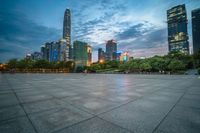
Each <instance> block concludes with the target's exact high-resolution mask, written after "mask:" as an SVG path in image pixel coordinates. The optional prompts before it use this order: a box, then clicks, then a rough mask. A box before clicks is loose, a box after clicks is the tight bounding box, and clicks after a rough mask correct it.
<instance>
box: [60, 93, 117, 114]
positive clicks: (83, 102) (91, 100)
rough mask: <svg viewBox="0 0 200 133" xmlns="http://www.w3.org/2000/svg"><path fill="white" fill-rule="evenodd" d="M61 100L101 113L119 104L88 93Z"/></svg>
mask: <svg viewBox="0 0 200 133" xmlns="http://www.w3.org/2000/svg"><path fill="white" fill-rule="evenodd" d="M62 101H65V102H68V103H70V104H72V105H74V106H76V107H78V108H80V109H82V110H85V111H87V112H89V113H92V114H99V113H103V112H105V111H108V110H110V109H112V108H114V107H117V106H119V105H120V104H118V103H115V102H110V101H107V100H103V99H100V98H96V97H89V96H88V95H82V96H77V97H71V98H65V99H62Z"/></svg>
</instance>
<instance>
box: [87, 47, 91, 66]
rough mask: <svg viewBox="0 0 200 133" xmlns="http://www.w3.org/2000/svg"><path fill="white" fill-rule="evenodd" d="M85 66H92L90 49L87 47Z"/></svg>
mask: <svg viewBox="0 0 200 133" xmlns="http://www.w3.org/2000/svg"><path fill="white" fill-rule="evenodd" d="M87 55H88V56H87V58H88V59H87V64H86V66H90V65H91V64H92V47H91V46H90V45H87Z"/></svg>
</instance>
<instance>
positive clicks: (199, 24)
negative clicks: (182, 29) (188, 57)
mask: <svg viewBox="0 0 200 133" xmlns="http://www.w3.org/2000/svg"><path fill="white" fill-rule="evenodd" d="M192 36H193V53H197V52H198V51H199V49H200V8H198V9H195V10H193V11H192Z"/></svg>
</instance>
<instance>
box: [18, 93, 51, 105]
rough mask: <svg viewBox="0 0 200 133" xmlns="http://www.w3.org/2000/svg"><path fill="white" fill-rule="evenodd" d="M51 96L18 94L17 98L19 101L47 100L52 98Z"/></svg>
mask: <svg viewBox="0 0 200 133" xmlns="http://www.w3.org/2000/svg"><path fill="white" fill-rule="evenodd" d="M52 98H53V96H50V95H49V94H38V95H37V94H35V95H25V96H19V100H20V102H21V103H28V102H35V101H41V100H48V99H52Z"/></svg>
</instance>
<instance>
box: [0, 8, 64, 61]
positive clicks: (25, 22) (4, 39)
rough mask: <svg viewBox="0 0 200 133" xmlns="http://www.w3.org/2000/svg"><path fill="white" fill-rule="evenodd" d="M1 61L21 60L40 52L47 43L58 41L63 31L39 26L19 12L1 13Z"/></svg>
mask: <svg viewBox="0 0 200 133" xmlns="http://www.w3.org/2000/svg"><path fill="white" fill-rule="evenodd" d="M0 17H1V19H0V29H1V32H0V51H1V53H0V61H1V62H4V61H6V60H7V59H9V58H21V57H24V55H25V54H26V53H28V52H33V51H35V50H39V48H40V46H41V45H42V44H43V43H44V42H46V41H52V40H57V39H59V38H60V37H61V35H60V34H61V31H60V30H58V29H54V28H48V27H45V26H41V25H38V24H36V23H34V22H32V21H31V20H29V19H28V18H27V17H26V16H25V15H24V14H21V13H19V12H9V11H6V12H4V11H0Z"/></svg>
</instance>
